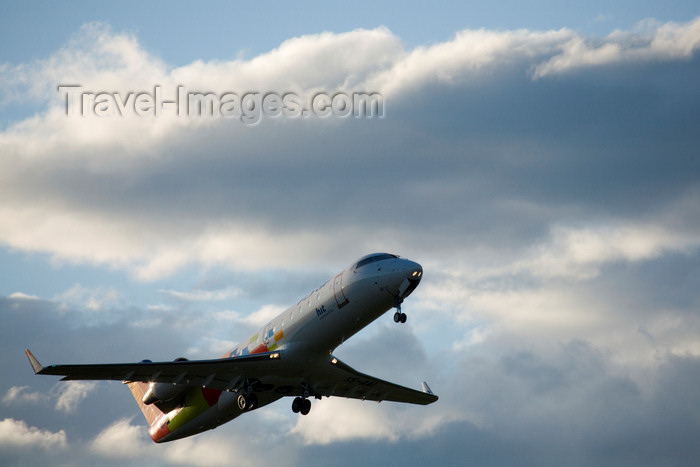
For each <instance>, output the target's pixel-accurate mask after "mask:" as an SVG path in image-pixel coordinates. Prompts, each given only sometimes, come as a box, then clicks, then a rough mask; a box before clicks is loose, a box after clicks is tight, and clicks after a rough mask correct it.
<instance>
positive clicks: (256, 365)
mask: <svg viewBox="0 0 700 467" xmlns="http://www.w3.org/2000/svg"><path fill="white" fill-rule="evenodd" d="M280 356H281V352H266V353H260V354H255V355H248V356H244V357H234V358H221V359H213V360H178V361H172V362H149V361H143V362H139V363H103V364H89V365H80V364H78V365H48V366H43V365H41V363H39V361H38V360H37V358H36V357H35V356H34V355H33V354H32V353H31V352H30V351H29V350H27V357H29V362H30V363H31V365H32V368H33V369H34V372H35V373H36V374H38V375H57V376H63V378H62V380H113V381H125V382H144V383H151V382H152V383H173V384H186V385H193V386H206V387H209V388H212V389H220V390H222V391H224V390H234V389H236V388H238V387H240V386H242V385H243V384H244V380H246V379H254V378H255V379H258V378H260V377H261V376H265V375H266V374H268V373H270V372H278V371H282V372H283V369H282V368H281V365H280V360H281V358H280Z"/></svg>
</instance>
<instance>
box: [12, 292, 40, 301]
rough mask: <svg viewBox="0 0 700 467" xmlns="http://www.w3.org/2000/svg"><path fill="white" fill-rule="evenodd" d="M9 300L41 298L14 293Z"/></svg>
mask: <svg viewBox="0 0 700 467" xmlns="http://www.w3.org/2000/svg"><path fill="white" fill-rule="evenodd" d="M8 298H18V299H21V300H37V299H38V298H39V297H37V296H36V295H28V294H26V293H23V292H14V293H11V294H10V295H8Z"/></svg>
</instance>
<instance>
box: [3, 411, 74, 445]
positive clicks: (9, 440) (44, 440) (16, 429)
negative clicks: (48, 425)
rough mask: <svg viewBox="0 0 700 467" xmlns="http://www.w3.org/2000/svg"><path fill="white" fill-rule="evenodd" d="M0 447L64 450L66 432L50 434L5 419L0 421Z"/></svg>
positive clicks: (19, 422) (10, 419) (49, 432)
mask: <svg viewBox="0 0 700 467" xmlns="http://www.w3.org/2000/svg"><path fill="white" fill-rule="evenodd" d="M0 446H10V447H31V448H41V449H64V448H65V447H66V446H67V442H66V432H65V431H63V430H59V431H57V432H52V431H49V430H42V429H40V428H37V427H34V426H31V427H30V426H28V425H27V423H26V422H25V421H23V420H15V419H12V418H6V419H4V420H1V421H0Z"/></svg>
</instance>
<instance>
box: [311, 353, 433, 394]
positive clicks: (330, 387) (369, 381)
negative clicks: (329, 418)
mask: <svg viewBox="0 0 700 467" xmlns="http://www.w3.org/2000/svg"><path fill="white" fill-rule="evenodd" d="M313 388H314V390H315V391H316V392H317V393H318V394H319V395H322V396H337V397H347V398H351V399H362V400H371V401H377V402H381V401H393V402H406V403H409V404H422V405H427V404H431V403H433V402H435V401H436V400H438V396H436V395H434V394H433V393H432V392H431V391H430V388H429V387H428V385H427V384H425V383H423V388H424V390H423V391H418V390H415V389H411V388H407V387H405V386H399V385H398V384H394V383H390V382H388V381H384V380H381V379H379V378H375V377H374V376H370V375H366V374H364V373H360V372H359V371H357V370H355V369H353V368H351V367H350V366H348V365H346V364H345V363H343V362H341V361H340V360H338V359H337V358H335V357H332V359H331V361H330V364H328V365H324V367H323V368H319V369H318V371H315V372H314V376H313Z"/></svg>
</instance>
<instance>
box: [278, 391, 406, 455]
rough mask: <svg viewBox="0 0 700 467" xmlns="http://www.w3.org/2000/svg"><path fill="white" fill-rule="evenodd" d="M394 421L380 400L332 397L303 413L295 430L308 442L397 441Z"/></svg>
mask: <svg viewBox="0 0 700 467" xmlns="http://www.w3.org/2000/svg"><path fill="white" fill-rule="evenodd" d="M393 428H395V427H393V426H392V423H391V422H390V420H389V419H388V417H387V414H386V413H385V411H384V410H382V407H380V406H379V405H378V404H377V403H376V402H361V401H355V400H348V399H340V398H332V399H328V400H323V401H321V402H318V403H316V404H313V407H312V410H311V412H310V413H309V415H307V416H305V417H299V419H298V422H297V424H296V426H295V427H294V428H293V429H292V430H291V433H294V434H298V435H300V436H301V437H302V438H303V439H304V442H305V443H306V444H329V443H333V442H336V441H349V440H353V439H371V440H375V441H378V440H389V441H396V440H397V439H398V435H397V434H396V433H395V432H394V430H393Z"/></svg>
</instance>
